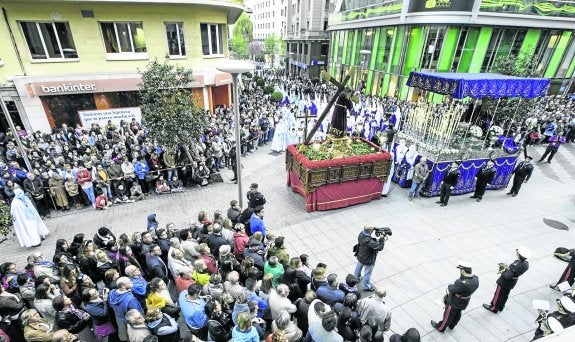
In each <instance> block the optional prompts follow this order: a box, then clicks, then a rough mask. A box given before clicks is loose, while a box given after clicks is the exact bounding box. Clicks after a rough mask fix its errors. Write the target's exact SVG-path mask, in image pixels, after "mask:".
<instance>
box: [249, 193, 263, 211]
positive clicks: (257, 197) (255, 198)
mask: <svg viewBox="0 0 575 342" xmlns="http://www.w3.org/2000/svg"><path fill="white" fill-rule="evenodd" d="M264 204H266V198H265V197H264V195H262V193H261V192H259V191H258V192H255V193H253V192H251V191H248V207H250V208H255V207H259V206H261V205H264Z"/></svg>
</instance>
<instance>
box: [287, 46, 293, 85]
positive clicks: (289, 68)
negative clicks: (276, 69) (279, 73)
mask: <svg viewBox="0 0 575 342" xmlns="http://www.w3.org/2000/svg"><path fill="white" fill-rule="evenodd" d="M293 56H294V53H293V52H289V53H288V64H287V67H288V72H287V76H288V80H289V78H290V74H291V64H290V63H291V61H292V60H293Z"/></svg>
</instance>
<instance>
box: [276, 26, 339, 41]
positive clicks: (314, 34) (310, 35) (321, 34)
mask: <svg viewBox="0 0 575 342" xmlns="http://www.w3.org/2000/svg"><path fill="white" fill-rule="evenodd" d="M284 38H285V39H286V40H328V39H329V32H328V31H323V30H305V29H304V30H302V31H301V32H292V31H289V32H288V33H286V35H285V37H284Z"/></svg>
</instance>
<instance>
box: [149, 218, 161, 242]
mask: <svg viewBox="0 0 575 342" xmlns="http://www.w3.org/2000/svg"><path fill="white" fill-rule="evenodd" d="M158 225H159V223H158V221H157V220H156V214H150V215H148V232H149V233H150V235H152V237H153V238H156V229H158Z"/></svg>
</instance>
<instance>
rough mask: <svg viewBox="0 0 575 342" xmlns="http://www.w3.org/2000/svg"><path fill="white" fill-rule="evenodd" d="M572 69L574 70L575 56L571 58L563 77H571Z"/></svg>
mask: <svg viewBox="0 0 575 342" xmlns="http://www.w3.org/2000/svg"><path fill="white" fill-rule="evenodd" d="M573 71H575V58H573V59H572V60H571V65H570V66H569V69H567V75H565V78H571V77H573Z"/></svg>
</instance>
